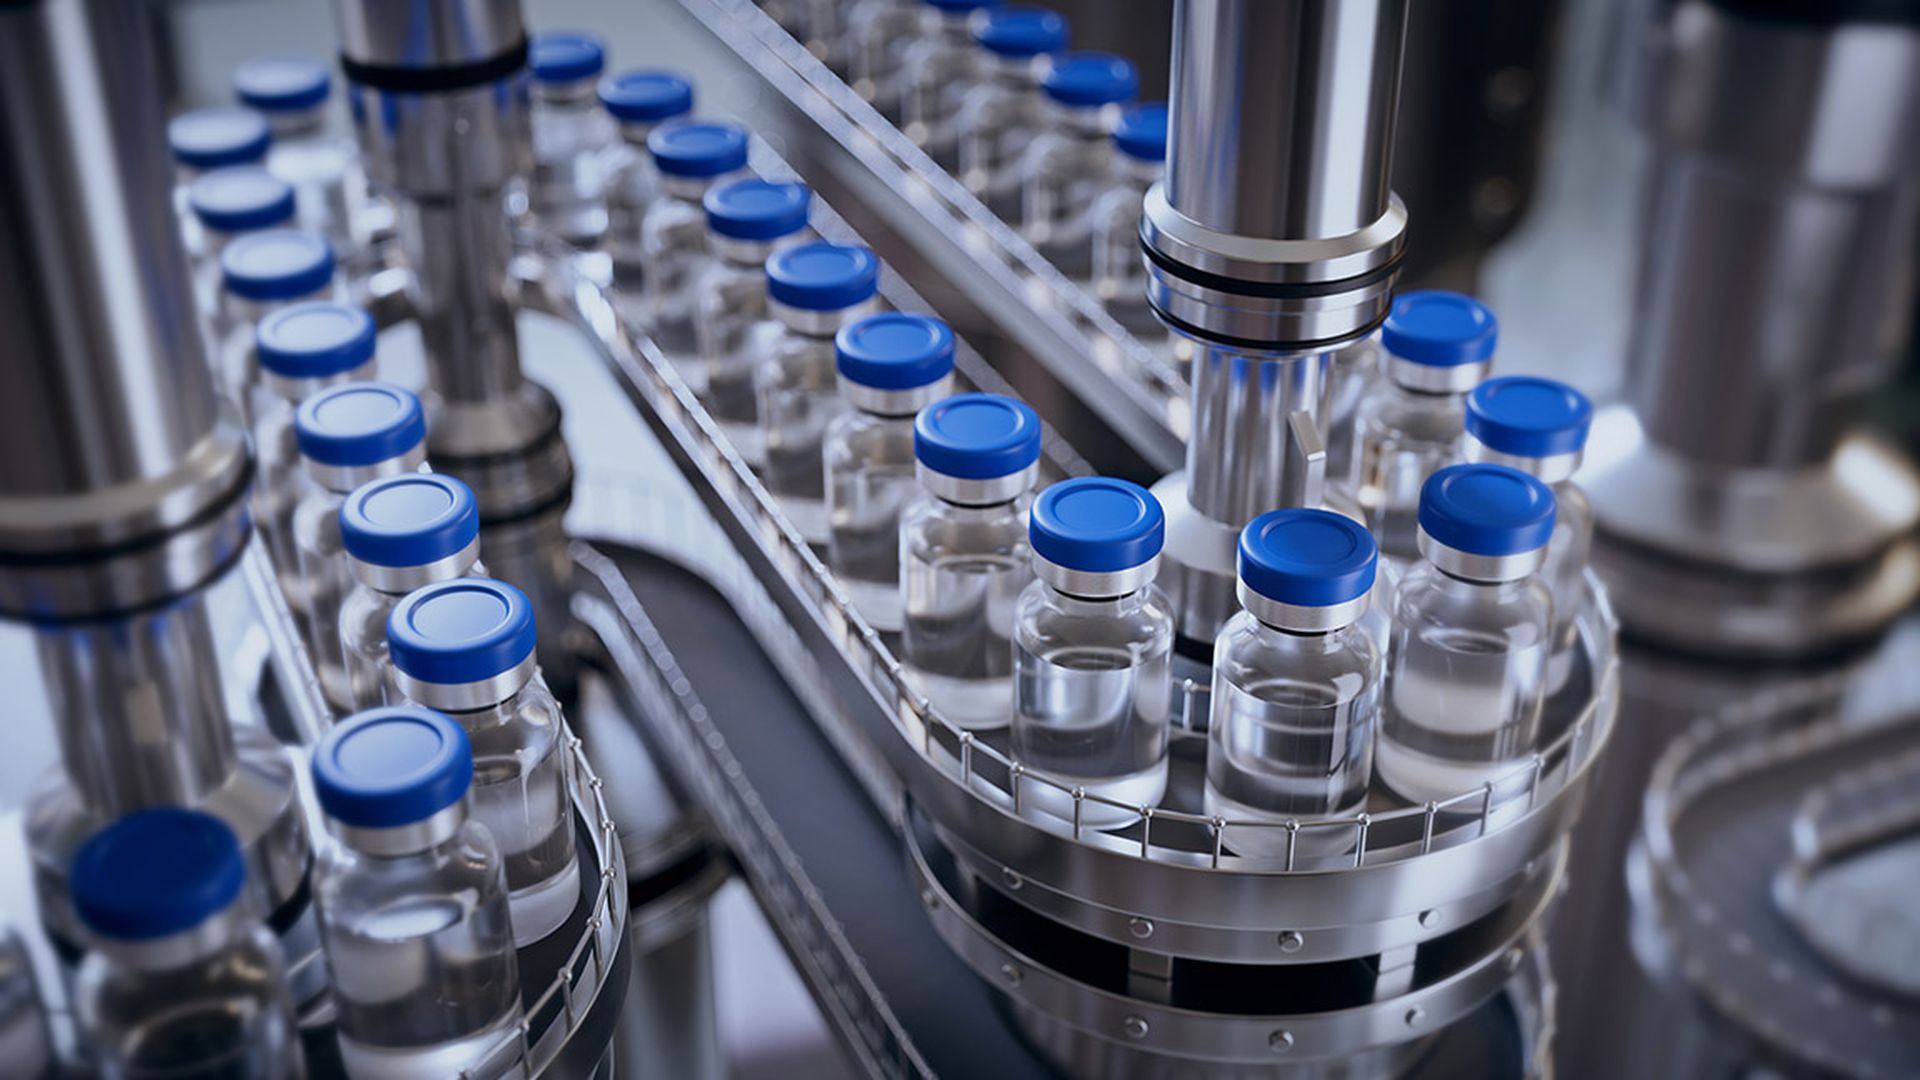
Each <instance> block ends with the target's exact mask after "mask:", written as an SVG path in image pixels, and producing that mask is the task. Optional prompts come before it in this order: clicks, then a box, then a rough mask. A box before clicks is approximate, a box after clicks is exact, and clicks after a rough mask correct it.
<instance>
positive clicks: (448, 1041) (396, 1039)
mask: <svg viewBox="0 0 1920 1080" xmlns="http://www.w3.org/2000/svg"><path fill="white" fill-rule="evenodd" d="M473 779H474V759H473V752H472V750H471V748H470V746H469V744H468V740H467V735H466V732H465V731H463V730H461V727H460V725H459V724H457V723H454V722H453V721H452V720H450V719H448V718H447V717H446V716H443V715H441V714H440V713H436V712H432V711H430V710H427V709H417V708H410V707H399V708H383V709H374V710H372V711H369V712H363V713H360V714H359V715H357V716H354V717H352V718H351V719H348V720H346V721H344V722H342V723H341V724H339V725H338V726H337V727H335V728H334V729H333V730H332V731H329V732H328V733H327V737H326V738H325V739H323V740H321V742H320V745H319V746H318V747H317V748H316V749H315V750H314V754H313V788H314V793H315V796H316V797H317V799H318V801H319V803H320V809H321V810H322V812H324V813H325V814H326V819H327V828H328V830H329V831H330V832H332V833H333V835H334V837H335V838H336V839H337V840H338V841H339V843H338V844H337V845H335V846H333V847H332V848H331V849H330V850H329V851H328V852H327V854H326V856H325V858H323V860H322V861H321V863H320V865H319V867H318V869H317V872H316V873H315V875H314V878H315V882H314V893H315V899H316V900H317V901H318V904H319V908H320V937H321V942H322V946H323V947H324V948H325V950H326V954H327V966H328V967H329V968H330V969H331V971H332V974H333V1000H334V1007H335V1009H336V1011H337V1013H338V1017H339V1021H338V1027H339V1040H340V1054H341V1058H342V1060H343V1062H344V1063H345V1065H346V1071H347V1073H348V1074H349V1075H351V1076H354V1077H356V1078H360V1077H371V1078H379V1080H385V1078H393V1080H400V1078H402V1077H414V1076H458V1075H463V1073H464V1074H470V1075H474V1076H503V1075H518V1073H517V1071H514V1072H510V1071H509V1070H510V1069H513V1068H514V1066H516V1065H517V1063H518V1055H519V1051H520V1045H521V1044H520V1040H519V1038H518V1037H516V1033H515V1030H514V1029H515V1028H516V1027H517V1026H518V1025H519V1023H520V1019H521V1005H520V989H519V959H518V956H517V954H516V953H515V952H514V943H513V926H512V921H511V915H510V913H509V905H508V900H507V883H506V877H505V874H504V871H503V870H502V862H501V858H500V849H499V847H498V846H497V845H496V844H495V843H494V839H493V837H492V836H491V835H490V834H489V833H488V832H487V830H486V828H485V827H484V826H482V825H481V824H480V823H479V822H478V821H475V820H472V818H471V816H470V811H471V810H472V805H473V804H472V800H471V799H470V798H469V791H470V789H471V788H472V785H473Z"/></svg>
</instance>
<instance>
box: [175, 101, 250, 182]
mask: <svg viewBox="0 0 1920 1080" xmlns="http://www.w3.org/2000/svg"><path fill="white" fill-rule="evenodd" d="M272 138H273V135H272V132H271V131H270V130H269V129H268V127H267V118H266V117H264V116H261V115H260V113H259V112H257V111H256V110H253V109H249V108H246V107H244V106H240V105H221V106H219V107H217V108H212V109H195V110H193V111H192V112H186V113H181V114H180V115H179V116H176V117H174V118H173V119H172V120H170V121H168V122H167V146H168V148H170V149H171V150H172V151H173V159H174V160H175V161H177V162H179V163H180V164H182V165H185V166H187V167H188V168H191V169H218V168H220V167H222V166H224V165H253V164H256V163H258V162H259V161H260V159H262V158H264V157H266V156H267V143H268V142H269V141H271V139H272Z"/></svg>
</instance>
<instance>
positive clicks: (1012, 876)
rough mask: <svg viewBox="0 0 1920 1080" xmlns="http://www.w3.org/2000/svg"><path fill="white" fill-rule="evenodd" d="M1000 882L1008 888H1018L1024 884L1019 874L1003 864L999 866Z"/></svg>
mask: <svg viewBox="0 0 1920 1080" xmlns="http://www.w3.org/2000/svg"><path fill="white" fill-rule="evenodd" d="M1000 883H1001V884H1002V885H1005V886H1006V887H1007V888H1008V889H1018V888H1019V887H1020V886H1022V885H1025V884H1026V881H1025V879H1023V878H1021V876H1020V875H1019V874H1016V873H1014V872H1013V871H1012V870H1011V869H1009V868H1007V867H1004V866H1003V867H1001V868H1000Z"/></svg>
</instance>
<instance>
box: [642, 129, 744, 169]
mask: <svg viewBox="0 0 1920 1080" xmlns="http://www.w3.org/2000/svg"><path fill="white" fill-rule="evenodd" d="M647 150H648V151H649V152H650V153H652V154H653V164H654V167H655V168H657V169H659V170H660V171H661V172H662V173H664V174H665V175H667V176H684V177H688V178H690V179H694V180H704V179H706V178H707V177H710V176H724V175H725V174H727V173H730V172H734V171H735V170H738V169H744V168H746V167H747V133H746V132H745V131H744V130H742V129H741V128H740V127H739V126H738V125H735V124H727V123H721V122H718V121H713V120H687V121H684V122H681V123H677V124H667V125H665V126H663V127H657V128H654V129H653V131H652V132H650V133H649V134H648V135H647Z"/></svg>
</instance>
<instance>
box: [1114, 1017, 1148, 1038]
mask: <svg viewBox="0 0 1920 1080" xmlns="http://www.w3.org/2000/svg"><path fill="white" fill-rule="evenodd" d="M1120 1030H1122V1031H1124V1032H1126V1033H1127V1038H1129V1039H1144V1038H1146V1037H1147V1022H1146V1021H1145V1020H1143V1019H1141V1018H1140V1017H1138V1016H1129V1017H1127V1018H1126V1019H1125V1020H1122V1021H1120Z"/></svg>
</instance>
